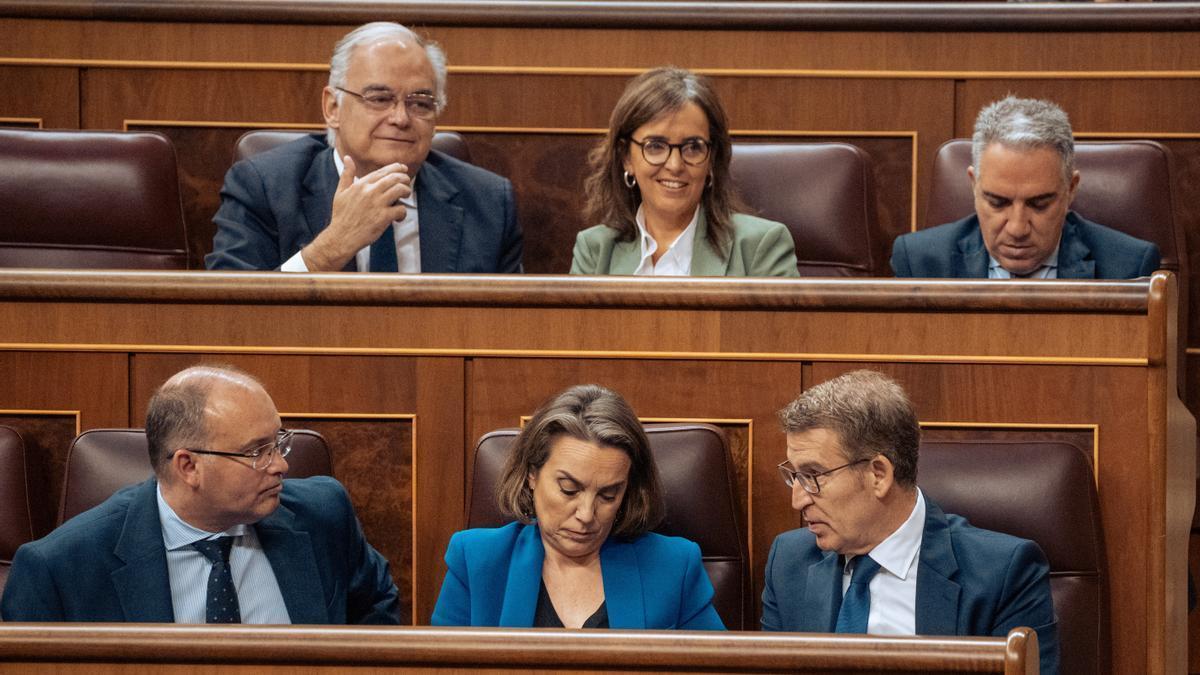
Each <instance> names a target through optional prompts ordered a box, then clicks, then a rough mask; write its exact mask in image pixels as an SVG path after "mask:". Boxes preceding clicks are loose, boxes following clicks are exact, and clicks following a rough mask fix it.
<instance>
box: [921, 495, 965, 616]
mask: <svg viewBox="0 0 1200 675" xmlns="http://www.w3.org/2000/svg"><path fill="white" fill-rule="evenodd" d="M957 572H958V561H957V559H956V558H955V557H954V548H953V547H952V546H951V545H950V528H949V524H948V523H947V522H946V514H945V513H943V512H942V509H941V508H940V507H938V505H937V504H935V503H934V502H933V501H932V500H930V499H928V498H926V499H925V532H924V534H922V536H921V565H920V567H919V568H918V569H917V616H916V628H917V635H956V634H957V633H958V598H959V595H960V594H961V591H962V589H961V588H960V587H959V585H958V584H957V583H955V582H954V581H952V579H953V577H954V576H955V574H956V573H957Z"/></svg>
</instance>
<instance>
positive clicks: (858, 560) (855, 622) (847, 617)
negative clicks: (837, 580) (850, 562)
mask: <svg viewBox="0 0 1200 675" xmlns="http://www.w3.org/2000/svg"><path fill="white" fill-rule="evenodd" d="M878 571H879V563H877V562H875V561H874V560H872V559H871V556H869V555H860V556H857V557H855V558H854V574H853V575H852V576H851V577H850V588H847V589H846V595H845V596H844V597H842V608H841V610H839V611H838V619H837V628H835V629H834V632H835V633H866V632H867V618H868V617H869V616H871V588H870V585H871V579H872V578H874V576H875V573H876V572H878Z"/></svg>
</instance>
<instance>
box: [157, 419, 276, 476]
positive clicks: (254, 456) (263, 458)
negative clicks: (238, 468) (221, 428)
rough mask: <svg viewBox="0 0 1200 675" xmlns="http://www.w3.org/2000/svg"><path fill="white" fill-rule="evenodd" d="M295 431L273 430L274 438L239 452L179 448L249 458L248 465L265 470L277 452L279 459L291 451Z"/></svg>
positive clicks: (222, 455)
mask: <svg viewBox="0 0 1200 675" xmlns="http://www.w3.org/2000/svg"><path fill="white" fill-rule="evenodd" d="M295 434H296V432H294V431H290V430H288V429H280V430H279V431H276V432H275V440H273V441H267V442H266V443H263V444H262V445H256V446H254V447H253V448H250V449H249V450H242V451H241V452H221V451H219V450H204V449H202V448H181V449H183V450H187V451H188V452H194V453H196V454H197V455H217V456H218V457H231V458H239V457H240V458H242V459H248V460H250V467H251V468H253V469H257V470H259V471H265V470H266V468H267V467H268V466H270V465H271V460H272V458H273V457H274V456H275V455H276V454H278V455H279V457H280V459H282V458H284V457H287V456H288V453H290V452H291V451H292V436H294V435H295Z"/></svg>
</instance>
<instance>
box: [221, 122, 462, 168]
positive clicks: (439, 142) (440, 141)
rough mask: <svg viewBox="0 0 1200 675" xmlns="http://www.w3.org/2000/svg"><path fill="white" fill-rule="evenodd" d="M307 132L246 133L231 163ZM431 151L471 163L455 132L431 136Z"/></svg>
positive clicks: (240, 140) (260, 130) (438, 133)
mask: <svg viewBox="0 0 1200 675" xmlns="http://www.w3.org/2000/svg"><path fill="white" fill-rule="evenodd" d="M310 133H312V132H309V131H284V130H282V129H256V130H254V131H247V132H246V133H244V134H242V135H241V137H240V138H238V140H237V146H236V148H235V150H234V157H233V161H235V162H236V161H239V160H243V159H246V158H247V157H253V156H254V155H257V154H258V153H260V152H263V151H265V150H270V149H271V148H274V147H276V146H278V145H283V144H284V143H290V142H292V141H294V140H296V139H297V138H302V137H304V136H307V135H308V134H310ZM433 149H434V150H437V151H438V152H444V153H446V154H447V155H450V156H451V157H453V158H455V159H461V160H462V161H464V162H469V161H471V149H470V148H468V147H467V139H465V138H463V137H462V134H459V133H458V132H456V131H439V132H437V133H436V134H434V135H433Z"/></svg>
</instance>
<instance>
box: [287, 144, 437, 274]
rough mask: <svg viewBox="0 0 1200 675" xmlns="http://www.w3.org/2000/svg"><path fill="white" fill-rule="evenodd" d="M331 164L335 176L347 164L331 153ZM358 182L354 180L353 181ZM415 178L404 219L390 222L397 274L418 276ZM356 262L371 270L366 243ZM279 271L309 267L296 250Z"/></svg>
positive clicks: (301, 270) (355, 258)
mask: <svg viewBox="0 0 1200 675" xmlns="http://www.w3.org/2000/svg"><path fill="white" fill-rule="evenodd" d="M333 165H334V166H335V167H337V174H338V176H341V175H342V171H344V170H345V168H346V165H345V164H344V163H343V162H342V158H341V157H339V156H338V153H337V152H336V151H335V152H334V153H333ZM354 180H355V181H358V178H357V177H356V178H355V179H354ZM415 180H416V179H414V189H413V192H412V195H410V196H409V198H408V199H406V200H404V201H406V202H409V203H411V204H412V206H409V207H406V208H405V214H404V219H403V220H393V221H392V235H393V236H394V237H395V239H396V271H397V272H402V273H405V274H418V273H420V271H421V238H420V236H419V234H420V232H419V230H420V226H419V223H418V221H417V206H418V205H417V191H416V184H415ZM354 260H355V262H357V264H358V271H359V272H370V271H371V245H370V244H367V245H366V246H364V247H363V248H362V249H360V250H359V251H358V253H356V254H355V256H354ZM279 271H281V272H307V271H308V265H306V264H304V257H303V256H302V255H300V252H299V251H296V255H293V256H292V257H291V258H288V259H287V262H285V263H283V265H281V266H280V267H279Z"/></svg>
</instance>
